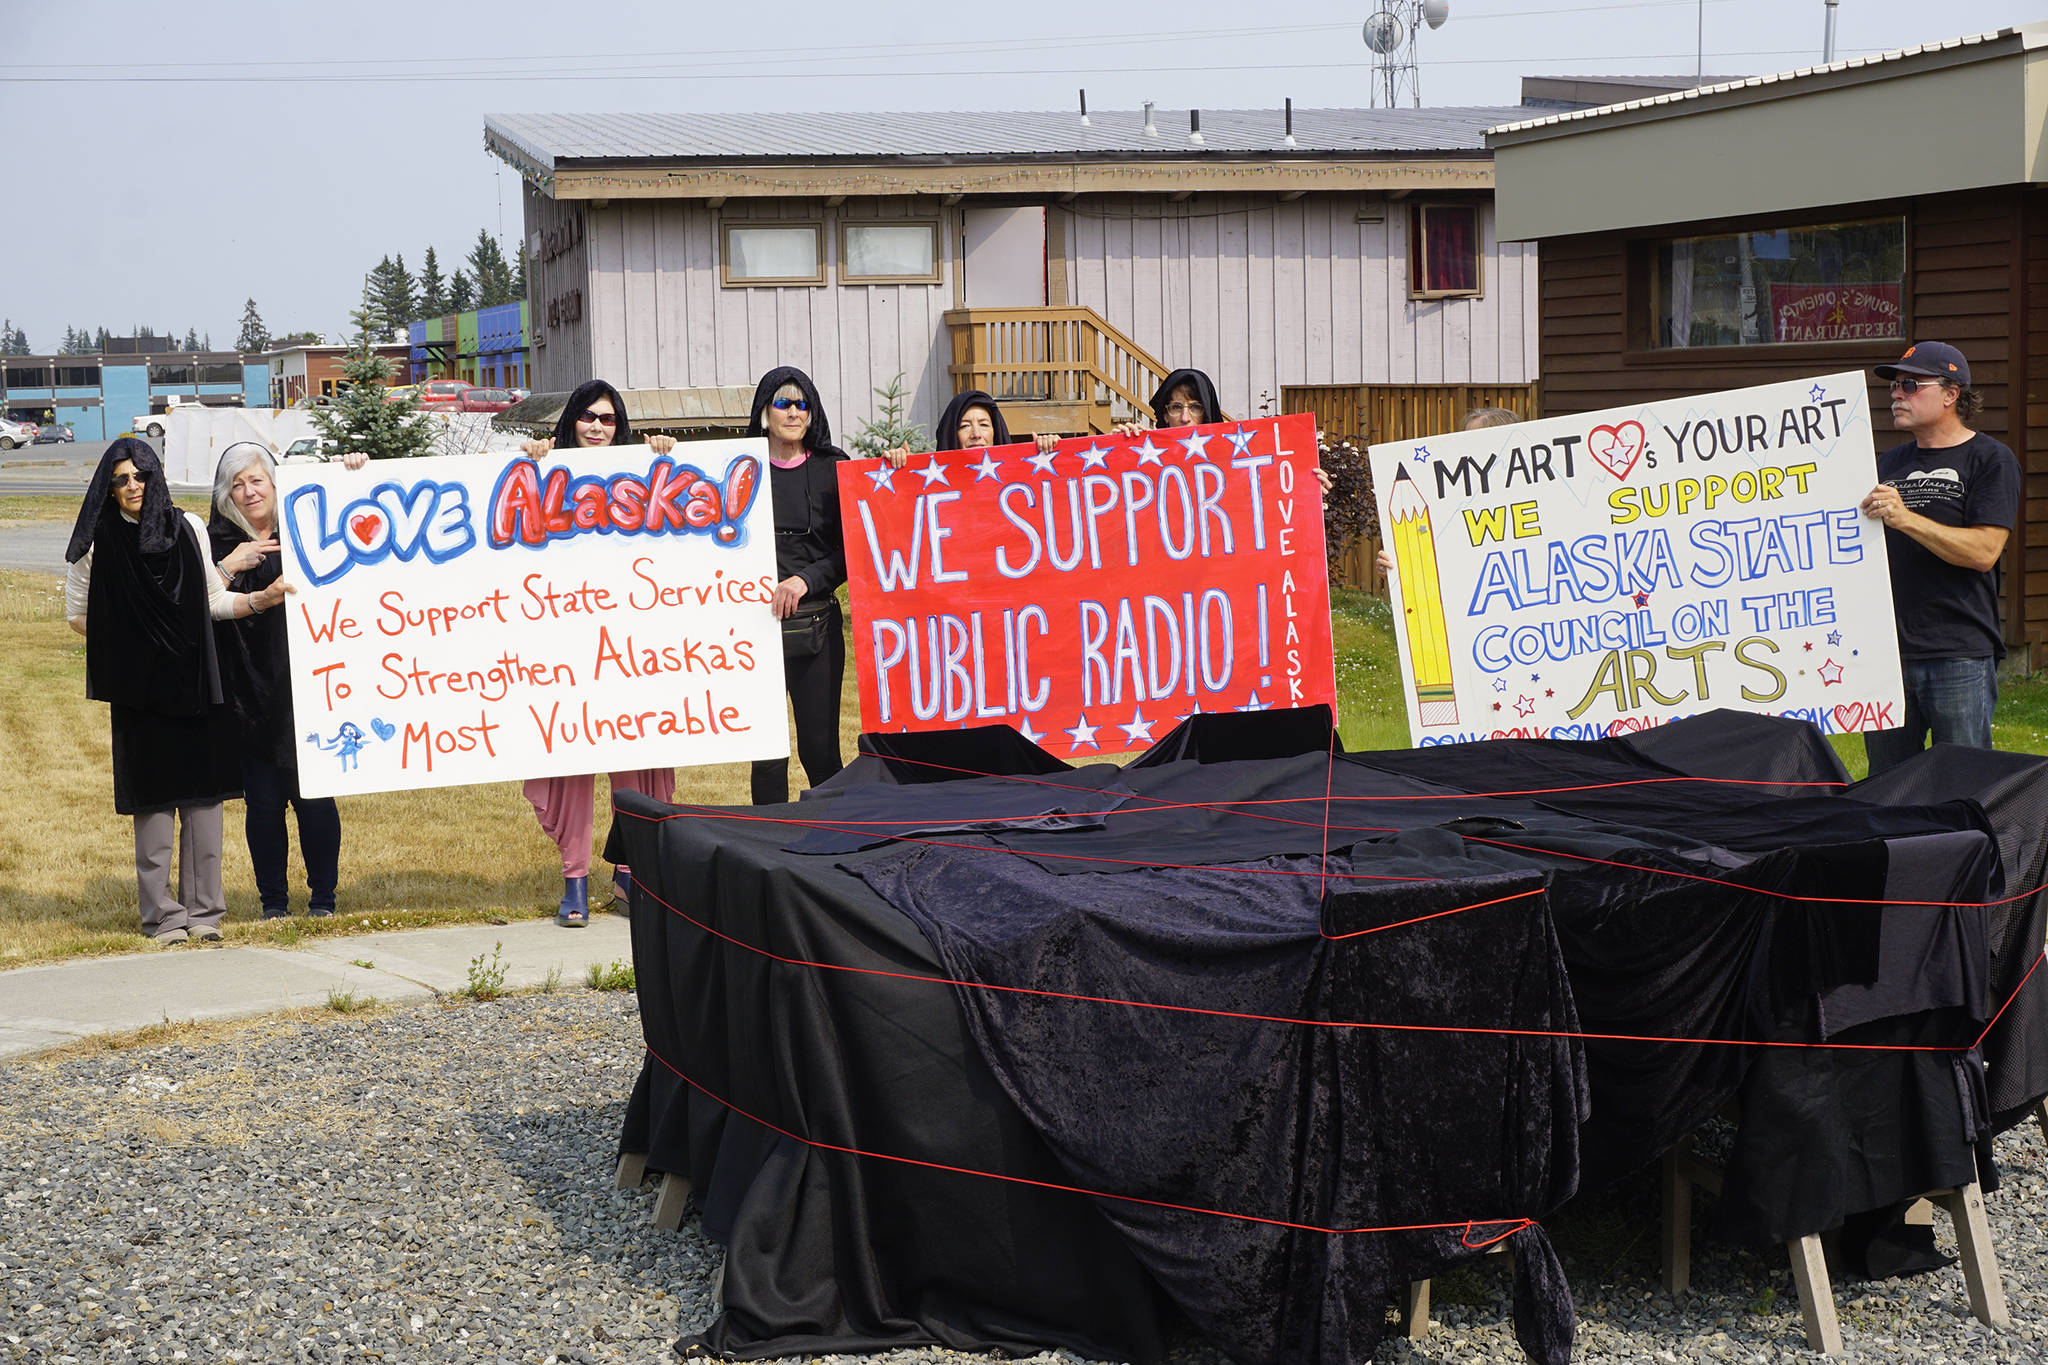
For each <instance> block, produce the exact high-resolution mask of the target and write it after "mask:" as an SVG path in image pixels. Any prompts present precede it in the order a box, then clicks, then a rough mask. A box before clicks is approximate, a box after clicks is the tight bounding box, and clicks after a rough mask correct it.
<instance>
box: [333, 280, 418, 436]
mask: <svg viewBox="0 0 2048 1365" xmlns="http://www.w3.org/2000/svg"><path fill="white" fill-rule="evenodd" d="M349 320H350V321H351V322H353V323H354V324H355V326H356V334H355V339H354V344H355V349H354V351H352V352H351V353H350V355H349V358H348V359H347V360H345V361H343V362H342V366H341V373H342V377H343V379H344V381H345V382H343V383H341V384H338V385H336V386H335V391H334V403H333V406H331V407H325V408H315V409H314V410H313V425H314V426H316V427H318V428H320V434H321V435H322V436H324V437H326V438H327V439H328V440H330V441H332V442H334V443H335V445H336V446H338V447H339V448H340V449H342V450H345V451H346V450H360V451H362V452H363V453H364V454H366V455H368V456H369V457H370V458H371V459H373V460H392V459H403V458H405V457H407V456H412V455H428V454H431V453H433V449H434V426H433V423H432V421H431V419H428V418H426V417H424V416H423V415H422V414H421V412H420V405H419V399H418V398H417V397H416V396H409V397H407V398H405V399H403V400H402V401H398V402H392V401H389V399H388V396H387V394H388V386H389V385H390V383H391V378H392V369H393V367H392V364H391V362H390V361H389V360H386V359H385V358H384V357H383V356H381V355H378V354H377V345H378V343H379V342H380V341H382V340H383V339H384V337H385V336H386V335H388V334H389V333H390V331H391V327H392V322H391V319H390V318H389V317H388V316H387V315H385V314H384V313H382V312H381V311H379V310H378V308H377V305H376V303H375V301H374V300H373V299H372V297H371V295H370V289H369V286H368V284H367V283H366V284H365V285H364V287H363V306H362V307H361V308H358V309H356V310H355V311H354V312H353V313H350V314H349Z"/></svg>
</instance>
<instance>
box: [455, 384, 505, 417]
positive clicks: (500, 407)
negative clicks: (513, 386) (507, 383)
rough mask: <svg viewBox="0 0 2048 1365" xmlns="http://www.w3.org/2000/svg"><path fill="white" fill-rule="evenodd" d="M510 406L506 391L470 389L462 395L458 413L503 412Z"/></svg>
mask: <svg viewBox="0 0 2048 1365" xmlns="http://www.w3.org/2000/svg"><path fill="white" fill-rule="evenodd" d="M511 406H512V394H511V391H510V390H508V389H471V390H469V391H468V392H467V393H465V394H463V395H462V406H461V407H460V408H459V409H458V411H460V412H503V411H504V410H505V409H506V408H509V407H511Z"/></svg>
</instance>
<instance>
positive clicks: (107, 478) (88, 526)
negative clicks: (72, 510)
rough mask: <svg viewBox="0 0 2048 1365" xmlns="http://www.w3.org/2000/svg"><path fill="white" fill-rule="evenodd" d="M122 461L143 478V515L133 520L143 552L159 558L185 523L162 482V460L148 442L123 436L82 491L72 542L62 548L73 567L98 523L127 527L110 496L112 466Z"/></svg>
mask: <svg viewBox="0 0 2048 1365" xmlns="http://www.w3.org/2000/svg"><path fill="white" fill-rule="evenodd" d="M123 460H133V461H134V462H135V472H136V473H138V474H140V475H142V476H143V484H142V513H141V515H140V516H138V517H137V518H136V528H137V530H138V532H139V533H140V544H141V549H142V552H143V553H144V554H151V555H160V554H162V553H163V552H164V551H166V550H168V549H170V548H171V546H172V545H173V544H175V543H176V542H177V539H178V535H179V531H178V528H179V527H180V526H181V525H182V524H183V523H184V518H183V516H181V515H180V514H179V512H178V507H177V504H176V503H173V502H172V501H171V490H170V486H169V485H168V484H166V483H165V482H164V464H163V461H162V460H159V459H158V458H157V457H156V452H155V451H154V450H152V449H150V446H149V443H148V442H147V441H139V440H137V439H136V438H135V437H133V436H123V437H122V438H121V439H120V440H118V441H116V442H114V443H113V444H112V445H110V446H108V447H107V449H106V453H104V454H103V455H101V456H100V467H99V468H98V469H95V470H94V471H93V472H92V484H91V486H90V487H88V488H87V489H86V490H85V501H84V502H82V503H80V504H79V505H78V523H77V524H76V525H75V526H73V527H72V528H71V543H70V544H69V545H67V546H65V547H64V562H65V563H66V564H76V563H77V562H78V560H79V556H81V555H83V554H84V553H85V552H86V550H87V549H89V548H90V547H91V545H92V543H93V537H94V535H95V534H97V532H98V530H99V526H100V523H101V522H103V521H108V520H112V521H118V522H120V523H121V524H122V525H124V526H125V525H127V524H128V522H127V519H126V518H124V517H123V516H122V515H121V511H120V509H119V508H118V507H116V506H115V505H114V499H113V497H112V496H111V495H112V493H113V491H114V466H115V465H117V464H119V463H121V461H123Z"/></svg>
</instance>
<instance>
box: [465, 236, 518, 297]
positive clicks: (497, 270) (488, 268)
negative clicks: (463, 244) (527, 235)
mask: <svg viewBox="0 0 2048 1365" xmlns="http://www.w3.org/2000/svg"><path fill="white" fill-rule="evenodd" d="M469 273H470V274H471V275H472V276H473V277H474V278H475V280H476V306H477V307H479V308H490V307H493V306H495V305H497V304H500V303H505V302H508V301H510V299H511V298H512V271H511V269H510V267H508V266H507V265H506V264H505V253H504V252H503V251H501V250H499V249H498V243H497V241H496V239H495V238H493V237H492V236H491V234H490V233H489V232H487V231H486V230H484V229H483V228H478V229H477V230H476V245H475V246H473V247H471V248H470V249H469Z"/></svg>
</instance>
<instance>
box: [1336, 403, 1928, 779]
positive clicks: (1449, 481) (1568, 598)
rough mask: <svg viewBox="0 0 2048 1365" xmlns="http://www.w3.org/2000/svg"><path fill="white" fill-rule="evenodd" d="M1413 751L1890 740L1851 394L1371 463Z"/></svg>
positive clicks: (1592, 426) (1873, 475)
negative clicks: (1742, 716) (1640, 733)
mask: <svg viewBox="0 0 2048 1365" xmlns="http://www.w3.org/2000/svg"><path fill="white" fill-rule="evenodd" d="M1369 455H1370V459H1371V461H1372V472H1373V486H1374V487H1375V488H1376V489H1377V490H1378V493H1379V506H1380V520H1381V525H1382V534H1383V535H1384V537H1385V543H1386V545H1387V548H1388V549H1389V550H1390V551H1392V553H1393V555H1394V559H1395V564H1396V568H1395V576H1394V594H1395V607H1396V610H1395V614H1394V619H1395V622H1396V632H1395V633H1396V636H1397V639H1398V641H1399V644H1400V651H1401V667H1402V676H1403V678H1404V680H1405V683H1406V690H1407V703H1408V728H1409V733H1410V734H1411V735H1412V736H1413V737H1414V740H1415V742H1416V743H1417V744H1419V745H1426V744H1442V743H1451V742H1456V741H1461V740H1471V739H1487V738H1502V737H1537V738H1551V739H1595V738H1600V737H1602V736H1606V735H1609V734H1616V733H1622V732H1626V731H1628V730H1632V729H1641V728H1645V727H1648V726H1651V725H1658V724H1662V723H1664V722H1665V721H1668V720H1675V719H1678V718H1679V717H1681V716H1686V715H1690V714H1693V713H1695V712H1700V711H1710V710H1713V709H1715V708H1717V707H1730V708H1733V709H1737V710H1746V711H1759V712H1764V713H1767V714H1772V715H1788V716H1798V717H1800V718H1802V719H1805V720H1810V721H1812V722H1813V723H1814V724H1815V725H1817V726H1819V727H1820V728H1821V729H1822V730H1823V731H1825V732H1827V733H1831V734H1840V733H1849V732H1854V731H1864V730H1878V729H1886V728H1889V727H1892V726H1896V725H1898V724H1900V723H1901V718H1900V717H1901V704H1900V695H1901V693H1900V679H1899V656H1898V642H1897V639H1896V633H1895V628H1894V625H1893V621H1892V598H1891V577H1890V572H1889V568H1888V565H1887V562H1886V559H1885V548H1884V532H1883V528H1882V527H1881V526H1879V524H1878V523H1877V522H1875V521H1873V520H1871V519H1870V518H1868V517H1865V516H1864V515H1863V514H1862V513H1861V512H1860V511H1859V510H1858V507H1857V504H1858V502H1859V501H1860V500H1861V499H1862V497H1863V495H1864V494H1866V493H1868V492H1869V491H1870V489H1871V488H1872V487H1873V486H1874V485H1875V484H1876V482H1877V470H1876V461H1875V458H1874V454H1873V451H1872V447H1871V436H1870V415H1869V411H1868V406H1867V403H1866V400H1865V390H1864V377H1863V376H1862V375H1861V374H1857V373H1853V372H1852V373H1848V374H1835V375H1826V376H1823V377H1821V378H1819V379H1806V380H1799V381H1795V382H1791V383H1783V384H1766V385H1762V386H1760V387H1758V388H1753V389H1737V390H1732V391H1730V392H1726V393H1711V394H1702V395H1700V396H1698V397H1694V398H1681V399H1673V400H1671V401H1669V402H1662V403H1648V404H1643V405H1641V406H1638V407H1632V408H1612V409H1609V410H1607V411H1605V412H1596V413H1585V414H1581V415H1579V416H1575V417H1559V418H1553V419H1550V420H1547V421H1540V422H1524V423H1521V424H1519V425H1515V426H1507V427H1489V428H1485V429H1483V430H1480V431H1472V432H1462V433H1457V434H1452V435H1444V436H1434V437H1430V438H1429V439H1427V440H1423V441H1403V442H1398V443H1388V444H1383V445H1376V446H1374V447H1372V449H1371V451H1370V452H1369Z"/></svg>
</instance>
